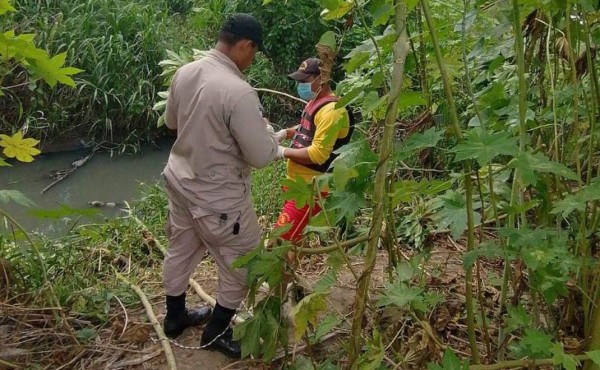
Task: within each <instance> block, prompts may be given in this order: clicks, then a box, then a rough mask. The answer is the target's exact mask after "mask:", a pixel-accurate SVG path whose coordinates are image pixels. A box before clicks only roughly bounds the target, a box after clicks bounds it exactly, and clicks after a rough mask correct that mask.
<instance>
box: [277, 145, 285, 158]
mask: <svg viewBox="0 0 600 370" xmlns="http://www.w3.org/2000/svg"><path fill="white" fill-rule="evenodd" d="M286 149H287V148H285V147H282V146H281V145H279V146H278V147H277V155H276V156H275V159H285V150H286Z"/></svg>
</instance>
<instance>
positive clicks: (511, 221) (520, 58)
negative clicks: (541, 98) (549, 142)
mask: <svg viewBox="0 0 600 370" xmlns="http://www.w3.org/2000/svg"><path fill="white" fill-rule="evenodd" d="M512 6H513V13H514V14H513V31H514V33H515V54H516V55H517V71H518V72H517V73H518V77H519V151H520V152H522V151H524V150H525V145H526V144H527V121H526V117H527V85H526V83H527V82H526V80H525V56H524V45H523V33H522V30H521V15H520V9H519V1H518V0H512ZM520 180H521V171H520V170H519V169H518V168H517V169H515V172H514V178H513V184H512V190H511V195H510V207H511V208H512V207H514V206H516V204H517V203H518V202H520V200H521V199H520V198H521V194H520V190H521V189H520ZM515 216H516V215H515V213H511V214H510V215H509V216H508V227H514V226H515V222H516V217H515ZM521 220H522V221H524V215H523V214H521ZM509 243H510V239H507V240H506V246H508V244H509ZM510 268H511V264H510V263H509V262H507V261H505V262H504V272H503V277H502V290H501V292H500V305H499V308H498V314H499V315H502V314H503V313H504V309H505V307H506V298H507V295H508V281H509V280H510V275H511V274H510ZM505 337H506V333H505V331H504V327H503V326H500V328H499V330H498V343H500V348H499V349H498V360H502V359H503V358H504V346H503V343H505Z"/></svg>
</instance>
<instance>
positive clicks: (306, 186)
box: [282, 176, 315, 209]
mask: <svg viewBox="0 0 600 370" xmlns="http://www.w3.org/2000/svg"><path fill="white" fill-rule="evenodd" d="M282 185H283V186H285V187H287V190H286V191H285V192H284V193H283V197H284V199H286V200H295V201H296V208H297V209H301V208H302V207H304V206H305V205H307V204H308V205H309V206H310V207H313V206H314V203H315V198H314V196H313V191H312V184H311V183H308V182H306V181H305V180H304V179H303V178H302V177H300V176H297V177H296V178H295V179H294V180H291V179H283V180H282Z"/></svg>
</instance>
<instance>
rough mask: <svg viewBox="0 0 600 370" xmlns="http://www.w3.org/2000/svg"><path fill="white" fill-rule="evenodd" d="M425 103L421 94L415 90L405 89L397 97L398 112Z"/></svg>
mask: <svg viewBox="0 0 600 370" xmlns="http://www.w3.org/2000/svg"><path fill="white" fill-rule="evenodd" d="M425 104H427V101H426V100H425V98H424V97H423V94H421V93H419V92H415V91H407V92H404V93H402V94H400V96H399V97H398V112H404V111H405V110H407V109H408V108H412V107H418V106H420V105H425Z"/></svg>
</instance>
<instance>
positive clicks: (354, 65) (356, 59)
mask: <svg viewBox="0 0 600 370" xmlns="http://www.w3.org/2000/svg"><path fill="white" fill-rule="evenodd" d="M370 57H371V53H369V52H366V51H361V52H359V53H356V54H354V55H353V56H352V57H351V58H350V60H349V61H348V63H346V66H345V68H346V72H347V73H352V72H354V71H356V70H357V69H358V67H361V66H363V65H364V64H365V63H366V62H367V61H368V60H369V58H370Z"/></svg>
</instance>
